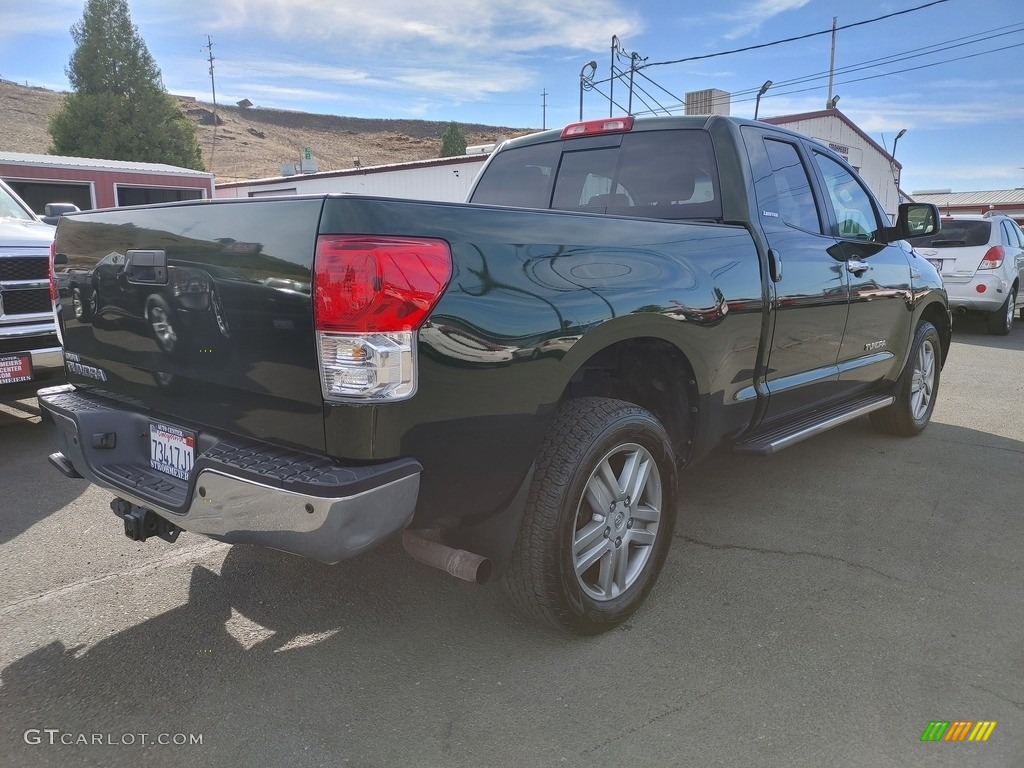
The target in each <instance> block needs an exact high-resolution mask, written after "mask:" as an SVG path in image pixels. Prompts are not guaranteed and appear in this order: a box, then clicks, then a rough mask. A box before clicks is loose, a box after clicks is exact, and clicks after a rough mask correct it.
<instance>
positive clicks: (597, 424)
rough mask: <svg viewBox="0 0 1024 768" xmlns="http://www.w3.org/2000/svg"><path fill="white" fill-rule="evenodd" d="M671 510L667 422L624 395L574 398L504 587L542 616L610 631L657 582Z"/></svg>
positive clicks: (539, 477)
mask: <svg viewBox="0 0 1024 768" xmlns="http://www.w3.org/2000/svg"><path fill="white" fill-rule="evenodd" d="M631 470H632V471H631ZM629 478H632V482H630V481H629V480H628V479H629ZM629 486H631V488H630V487H629ZM638 486H639V492H638ZM606 507H607V509H605V508H606ZM675 516H676V463H675V454H674V452H673V449H672V443H671V441H670V440H669V437H668V434H667V433H666V432H665V428H664V427H663V426H662V425H661V423H660V422H659V421H658V420H657V419H656V418H655V417H654V416H653V415H651V414H650V413H649V412H648V411H646V410H644V409H643V408H641V407H639V406H637V405H633V404H631V403H626V402H623V401H620V400H610V399H605V398H580V399H578V400H570V401H569V402H567V403H566V404H564V405H563V406H562V407H561V408H560V409H559V411H558V413H557V414H556V416H555V420H554V422H553V424H552V426H551V429H550V430H549V431H548V434H547V436H546V437H545V439H544V442H543V443H542V445H541V449H540V453H539V455H538V457H537V472H536V475H535V476H534V480H533V485H532V486H531V488H530V495H529V498H528V501H527V507H526V512H525V514H524V516H523V523H522V528H521V530H520V533H519V538H518V539H517V541H516V544H515V547H514V549H513V552H512V558H511V561H510V563H509V566H508V568H507V569H506V570H505V573H504V575H503V582H504V587H505V591H506V593H507V594H508V595H509V597H510V598H511V600H512V602H513V604H515V606H516V607H517V608H518V609H519V611H520V612H521V613H523V614H525V615H526V616H528V617H530V618H532V619H535V620H537V621H540V622H542V623H547V624H549V625H551V626H553V627H556V628H558V629H563V630H568V631H570V632H575V633H579V634H597V633H599V632H604V631H607V630H609V629H611V628H613V627H615V626H616V625H617V624H619V623H621V622H622V621H624V620H625V619H626V618H628V617H629V616H630V615H631V614H632V613H633V612H634V611H636V609H637V608H639V607H640V604H641V603H642V602H643V601H644V599H645V598H646V597H647V594H648V592H650V590H651V588H652V587H653V586H654V582H655V580H656V579H657V578H658V573H659V572H660V571H661V567H662V565H663V564H664V562H665V558H666V556H667V555H668V550H669V545H670V544H671V541H672V535H673V529H674V527H675ZM616 566H618V567H616Z"/></svg>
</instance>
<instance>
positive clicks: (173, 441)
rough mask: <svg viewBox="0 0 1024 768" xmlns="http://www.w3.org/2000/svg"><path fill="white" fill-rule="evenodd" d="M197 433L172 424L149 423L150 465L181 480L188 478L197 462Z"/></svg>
mask: <svg viewBox="0 0 1024 768" xmlns="http://www.w3.org/2000/svg"><path fill="white" fill-rule="evenodd" d="M195 454H196V434H195V432H189V431H188V430H187V429H179V428H178V427H172V426H171V425H170V424H159V423H157V422H150V424H149V465H150V466H151V467H152V468H153V469H155V470H156V471H157V472H163V473H164V474H166V475H170V476H171V477H176V478H178V479H179V480H188V477H189V474H190V473H191V472H192V465H193V464H194V463H195Z"/></svg>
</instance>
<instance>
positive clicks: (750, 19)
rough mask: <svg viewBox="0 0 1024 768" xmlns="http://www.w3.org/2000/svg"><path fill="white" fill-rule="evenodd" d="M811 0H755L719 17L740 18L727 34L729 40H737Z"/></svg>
mask: <svg viewBox="0 0 1024 768" xmlns="http://www.w3.org/2000/svg"><path fill="white" fill-rule="evenodd" d="M809 2H811V0H755V2H752V3H747V4H746V5H744V6H741V7H739V8H737V9H735V10H734V11H731V12H730V13H729V14H728V15H725V14H719V18H722V19H728V20H730V21H731V20H734V19H740V20H741V21H740V24H739V25H738V26H736V27H733V28H732V29H731V30H730V31H729V32H727V33H726V34H725V38H726V39H727V40H735V39H736V38H738V37H745V36H746V35H749V34H751V33H753V32H757V31H758V30H759V29H760V28H761V25H762V24H764V23H765V22H766V21H768V20H769V19H772V18H774V17H775V16H779V15H781V14H783V13H786V12H788V11H797V10H799V9H801V8H803V7H804V6H805V5H807V4H808V3H809Z"/></svg>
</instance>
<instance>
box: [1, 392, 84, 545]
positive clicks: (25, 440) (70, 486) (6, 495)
mask: <svg viewBox="0 0 1024 768" xmlns="http://www.w3.org/2000/svg"><path fill="white" fill-rule="evenodd" d="M38 414H39V409H38V407H37V406H36V404H35V401H34V400H22V401H15V402H5V403H3V404H0V510H2V514H0V545H3V544H5V543H7V542H8V541H10V540H11V539H13V538H14V537H15V536H18V535H19V534H21V533H24V532H25V531H26V530H28V529H29V528H31V527H32V526H33V525H35V524H36V523H38V522H39V521H41V520H43V519H45V518H46V517H48V516H49V515H52V514H54V513H55V512H57V511H59V510H61V509H63V508H64V507H65V506H67V505H68V504H69V503H70V502H72V501H74V500H75V499H77V498H78V497H79V496H81V495H82V494H83V493H85V491H86V489H87V488H88V484H87V483H86V482H85V481H84V480H71V479H70V478H67V477H64V476H63V475H61V474H60V473H59V472H58V471H57V470H56V469H54V468H53V467H52V466H50V463H49V462H48V461H47V460H46V457H47V456H49V454H50V453H51V452H52V451H53V448H52V447H51V446H50V441H49V439H48V436H47V434H46V430H45V429H44V427H43V425H42V424H41V423H39V417H38Z"/></svg>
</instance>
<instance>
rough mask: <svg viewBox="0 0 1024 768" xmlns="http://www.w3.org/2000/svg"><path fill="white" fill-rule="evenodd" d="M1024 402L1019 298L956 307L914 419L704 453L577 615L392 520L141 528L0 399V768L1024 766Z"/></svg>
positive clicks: (25, 414) (18, 408)
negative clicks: (929, 407) (928, 391)
mask: <svg viewBox="0 0 1024 768" xmlns="http://www.w3.org/2000/svg"><path fill="white" fill-rule="evenodd" d="M1022 408H1024V323H1021V324H1018V326H1017V327H1016V328H1015V329H1014V330H1013V332H1012V333H1011V335H1010V336H1008V337H1005V338H998V337H993V336H987V335H985V334H984V332H983V329H982V327H981V326H980V325H975V324H973V323H961V324H960V325H958V326H957V329H956V333H955V335H954V345H953V349H952V354H951V356H950V359H949V362H948V363H947V365H946V368H945V371H944V373H943V378H942V382H941V389H940V395H939V401H938V406H937V408H936V410H935V415H934V418H933V422H932V424H931V425H930V426H929V428H928V429H927V430H926V432H925V433H924V435H922V436H921V437H919V438H916V439H909V440H908V439H900V438H893V437H887V436H882V435H880V434H877V433H875V432H874V431H873V430H872V429H871V428H870V425H869V424H868V422H867V420H866V419H864V420H862V421H858V422H855V423H852V424H850V425H847V426H845V427H843V428H840V429H839V430H836V431H834V432H832V433H830V434H826V435H824V436H822V437H819V438H815V439H813V440H810V441H807V442H804V443H802V444H800V445H798V446H795V447H794V448H792V449H790V450H788V451H785V452H783V453H782V454H779V455H778V456H775V457H772V458H767V459H764V458H754V457H741V456H735V455H733V454H731V453H729V452H728V451H719V452H718V453H716V454H715V455H713V456H711V457H710V458H709V459H708V460H707V461H706V462H705V463H703V464H702V465H701V466H700V468H699V469H698V470H697V471H694V472H689V473H687V474H686V475H684V477H683V489H684V490H683V492H682V499H683V507H682V508H681V516H680V520H679V523H678V526H677V530H676V532H675V539H676V540H675V542H674V545H673V549H672V552H671V554H670V555H669V560H668V563H667V565H666V568H665V571H664V573H663V574H662V577H661V580H660V582H659V585H658V587H657V588H656V589H655V591H654V592H653V593H652V595H651V598H650V600H649V601H648V602H647V604H646V605H645V606H644V608H642V609H641V611H640V612H639V613H638V614H637V615H636V616H635V617H634V618H633V619H632V620H631V621H630V622H629V623H627V624H626V625H624V626H622V627H621V628H619V629H617V630H615V631H613V632H611V633H609V634H607V635H605V636H602V637H598V638H592V639H572V638H566V637H560V636H555V635H553V634H551V633H550V632H548V631H546V630H544V629H538V628H534V627H533V626H529V625H525V624H523V623H521V622H520V621H518V620H517V619H516V618H515V617H514V616H513V615H512V614H511V612H510V610H509V607H508V605H507V604H506V602H505V601H504V599H503V596H502V594H501V592H500V589H499V588H497V587H495V586H485V587H477V586H474V585H470V584H464V583H461V582H457V581H455V580H454V579H452V578H450V577H448V576H446V575H445V574H443V573H441V572H439V571H435V570H432V569H429V568H426V567H425V566H422V565H419V564H417V563H415V562H413V561H412V560H411V559H409V558H408V557H407V556H406V555H405V554H404V553H403V552H402V551H401V549H400V547H399V546H397V545H391V546H388V547H385V548H384V549H382V550H379V551H376V552H373V553H370V554H368V555H365V556H363V557H361V558H358V559H356V560H353V561H348V562H346V563H343V564H341V565H338V566H334V567H328V566H322V565H319V564H317V563H313V562H308V561H304V560H300V559H297V558H293V557H290V556H288V555H284V554H278V553H274V552H269V551H264V550H258V549H254V548H246V547H234V548H231V547H228V546H226V545H222V544H218V543H215V542H211V541H209V540H206V539H202V538H199V537H196V536H192V535H188V534H184V535H182V537H181V538H180V539H179V541H178V543H177V544H174V545H169V544H166V543H164V542H159V541H157V542H156V543H154V542H147V543H145V544H137V543H133V542H131V541H129V540H128V539H126V538H125V537H124V536H123V535H122V533H121V531H120V523H119V521H118V520H117V519H116V518H115V517H114V516H113V514H112V513H111V512H110V511H109V508H108V504H109V500H110V498H111V497H110V495H109V494H108V493H106V492H103V491H101V490H99V489H97V488H95V487H90V486H87V485H86V484H84V482H83V481H72V480H68V479H65V478H63V477H62V476H61V475H59V474H58V473H57V472H56V471H54V470H52V469H51V468H50V467H49V466H48V465H47V463H46V454H47V453H48V452H49V451H50V448H49V445H48V443H47V441H46V439H45V435H44V434H43V432H42V429H41V427H40V425H39V424H38V419H37V418H36V417H35V416H34V414H33V407H32V401H23V402H22V403H20V404H15V405H14V406H0V498H2V502H0V508H2V510H3V512H2V515H0V723H2V726H0V764H2V765H11V766H79V765H95V766H165V765H166V766H173V765H186V764H187V765H217V766H249V765H257V764H258V765H266V766H338V765H351V766H381V767H384V766H472V767H473V768H479V767H480V766H560V765H566V766H572V765H579V766H583V765H586V766H595V765H597V766H676V765H694V766H719V765H720V766H779V767H785V768H792V767H794V766H815V767H818V766H833V765H835V766H917V765H927V766H933V765H935V766H1019V765H1024V514H1022V501H1024V416H1022ZM964 720H969V721H983V720H984V721H996V722H997V723H998V725H997V726H996V727H995V728H994V730H993V731H992V733H991V736H990V738H989V739H988V741H987V742H985V743H970V742H961V743H951V742H939V743H922V741H921V736H922V733H923V731H924V730H925V728H926V727H927V726H928V724H929V722H930V721H964ZM96 736H99V737H100V739H99V740H100V741H102V742H103V743H94V742H95V741H96ZM163 736H166V738H165V739H163V740H166V741H171V742H172V743H170V744H159V743H152V742H156V741H158V740H159V739H160V738H161V737H163ZM197 736H198V737H199V738H200V739H201V741H202V743H201V744H197V743H185V744H175V743H173V742H174V741H180V740H181V739H180V738H179V737H182V738H184V739H185V740H186V742H190V741H192V742H194V741H195V739H196V737H197ZM129 737H130V739H129ZM83 738H84V740H85V741H86V742H87V743H84V744H83V743H81V742H82V741H83ZM51 741H54V742H55V743H53V744H51V743H50V742H51ZM61 741H71V742H73V743H71V744H61ZM129 741H130V742H133V743H125V742H129ZM144 741H145V742H146V743H143V742H144Z"/></svg>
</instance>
